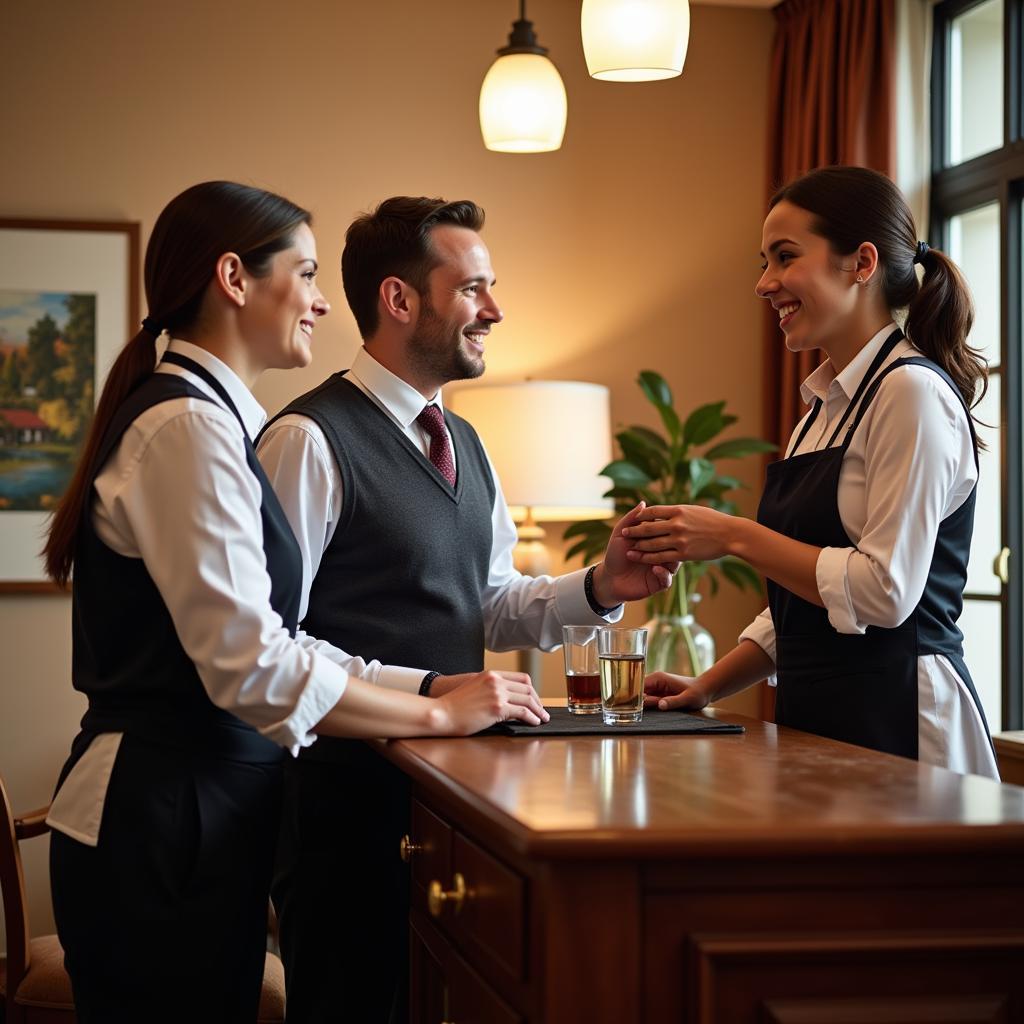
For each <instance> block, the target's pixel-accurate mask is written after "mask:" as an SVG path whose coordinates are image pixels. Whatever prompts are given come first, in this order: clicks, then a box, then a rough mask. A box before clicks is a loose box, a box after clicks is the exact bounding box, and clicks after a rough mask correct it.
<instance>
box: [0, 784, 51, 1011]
mask: <svg viewBox="0 0 1024 1024" xmlns="http://www.w3.org/2000/svg"><path fill="white" fill-rule="evenodd" d="M0 803H2V804H3V813H2V815H0V891H2V892H3V900H4V925H5V932H6V936H5V937H6V944H7V979H6V986H5V987H6V993H5V994H6V1002H7V1007H6V1009H7V1017H6V1019H7V1020H14V1019H16V1018H15V1012H14V1008H13V1003H14V993H15V992H17V991H18V986H19V985H20V984H21V981H22V979H23V978H24V977H25V974H26V973H27V972H28V967H29V948H30V947H29V931H28V914H27V913H26V911H25V907H26V900H25V876H24V873H23V871H22V868H21V851H20V850H19V849H18V840H19V839H21V838H27V837H28V835H39V834H41V833H42V832H44V831H46V829H45V827H44V828H35V829H32V830H22V829H19V827H18V823H17V822H16V821H15V818H14V811H13V809H12V808H11V801H10V799H9V798H8V796H7V788H6V787H5V786H4V780H3V777H2V776H0ZM38 814H39V812H35V814H34V815H33V817H35V816H36V815H38ZM22 831H24V834H23V835H22V834H19V833H21V832H22Z"/></svg>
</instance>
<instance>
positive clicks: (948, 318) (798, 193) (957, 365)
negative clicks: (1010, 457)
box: [769, 167, 988, 409]
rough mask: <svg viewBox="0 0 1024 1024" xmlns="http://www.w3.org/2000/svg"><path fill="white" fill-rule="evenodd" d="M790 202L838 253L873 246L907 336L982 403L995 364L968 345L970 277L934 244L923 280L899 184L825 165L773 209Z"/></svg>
mask: <svg viewBox="0 0 1024 1024" xmlns="http://www.w3.org/2000/svg"><path fill="white" fill-rule="evenodd" d="M783 200H785V201H786V202H788V203H792V204H793V205H794V206H799V207H800V208H801V209H803V210H806V211H807V212H808V213H810V214H811V215H812V216H813V218H814V223H813V226H812V230H813V231H814V232H815V233H816V234H818V235H821V237H822V238H825V239H827V240H828V242H829V243H830V244H831V246H832V248H833V250H834V251H835V252H836V253H838V254H839V255H842V256H847V255H849V254H851V253H853V252H856V251H857V249H858V248H859V247H860V246H861V244H862V243H864V242H871V243H873V244H874V246H875V248H876V249H877V250H878V258H879V262H880V270H881V273H882V290H883V292H884V294H885V300H886V302H887V303H888V304H889V308H890V309H892V310H898V309H906V310H907V322H906V326H905V328H904V331H905V333H906V336H907V338H909V339H910V341H911V342H912V343H913V344H914V347H915V348H917V349H918V350H920V351H921V352H922V353H924V355H925V356H927V357H928V358H929V359H931V360H932V362H935V363H938V365H939V366H941V367H942V369H944V370H945V371H946V373H948V374H949V376H950V377H951V378H952V379H953V382H954V383H955V384H956V386H957V389H958V390H959V391H960V394H961V395H963V399H964V402H966V403H967V407H968V408H969V409H970V408H972V407H973V406H975V405H976V404H977V403H978V402H980V401H981V399H982V397H983V396H984V394H985V390H986V388H987V387H988V363H987V361H986V360H985V358H984V357H983V356H982V355H981V354H980V353H979V352H978V351H977V350H976V349H974V348H971V346H970V345H969V344H968V343H967V335H968V333H969V332H970V330H971V325H972V324H973V323H974V304H973V302H972V301H971V293H970V290H969V289H968V287H967V282H966V281H965V280H964V278H963V275H962V274H961V273H960V270H959V268H958V267H957V265H956V264H955V263H954V262H953V261H952V260H951V259H950V258H949V257H948V256H947V255H946V254H945V253H943V252H939V251H938V250H937V249H929V250H928V251H927V252H926V253H925V254H924V256H923V258H922V259H921V260H920V262H921V264H922V266H923V268H924V279H923V280H922V281H921V283H920V284H919V283H918V280H917V274H916V272H915V269H914V256H915V253H916V252H917V241H918V236H917V232H916V231H915V230H914V218H913V217H912V216H911V214H910V209H909V208H908V206H907V203H906V200H905V199H904V198H903V196H902V195H901V193H900V191H899V189H898V188H897V187H896V186H895V185H894V184H893V183H892V182H891V181H890V180H889V179H888V178H887V177H886V176H885V175H884V174H879V173H878V172H877V171H871V170H868V169H867V168H866V167H819V168H818V169H817V170H814V171H811V172H810V173H809V174H805V175H804V176H803V177H801V178H797V179H796V180H795V181H792V182H790V183H789V184H788V185H786V186H784V187H783V188H781V189H779V191H778V192H776V193H775V195H774V196H772V199H771V202H770V203H769V207H774V206H776V205H777V204H778V203H781V202H782V201H783ZM979 385H980V388H979Z"/></svg>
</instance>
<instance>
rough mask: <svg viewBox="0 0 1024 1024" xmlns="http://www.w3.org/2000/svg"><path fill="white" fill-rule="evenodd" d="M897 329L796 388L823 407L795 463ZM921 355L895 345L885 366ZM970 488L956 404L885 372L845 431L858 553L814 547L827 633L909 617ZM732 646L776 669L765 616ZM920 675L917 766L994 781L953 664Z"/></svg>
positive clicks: (946, 391) (932, 384)
mask: <svg viewBox="0 0 1024 1024" xmlns="http://www.w3.org/2000/svg"><path fill="white" fill-rule="evenodd" d="M895 329H896V325H895V324H893V323H890V324H889V325H887V326H886V327H884V328H883V329H882V330H881V331H879V332H878V333H877V334H876V335H875V336H874V337H873V338H871V340H870V341H868V343H867V344H866V345H865V346H864V347H863V348H862V349H861V350H860V352H858V353H857V355H856V356H855V357H854V358H853V360H852V361H851V362H850V364H849V365H848V366H846V367H845V368H844V369H843V370H842V372H841V373H839V374H836V372H835V369H834V368H833V366H832V363H831V361H830V360H826V361H825V362H824V363H822V364H821V365H820V366H819V367H818V368H817V369H816V370H815V371H814V372H813V373H811V374H810V376H809V377H808V378H807V379H806V380H805V381H804V382H803V384H802V385H801V389H800V393H801V396H802V397H803V399H804V401H805V402H807V403H811V402H813V400H814V399H815V398H820V399H821V401H822V407H821V410H820V411H819V413H818V416H817V418H816V419H815V420H814V422H813V423H812V424H811V427H810V430H809V431H808V433H807V436H806V437H805V438H804V439H803V441H802V442H801V443H800V449H799V450H800V453H803V452H811V451H820V450H821V449H823V448H825V447H826V446H827V444H828V441H829V438H831V436H832V433H833V431H834V430H835V428H836V425H837V424H838V423H839V420H840V419H841V418H842V416H843V413H844V412H845V411H846V409H847V408H848V406H849V404H850V400H851V398H852V397H853V395H854V392H855V391H856V390H857V386H858V384H860V382H861V379H862V378H863V376H864V374H865V373H866V372H867V370H868V368H869V366H870V364H871V362H872V360H873V359H874V358H875V356H876V355H877V354H878V351H879V349H880V348H881V347H882V345H883V344H884V343H885V340H886V339H887V338H888V337H889V335H890V334H892V332H893V331H894V330H895ZM919 355H921V353H920V352H918V351H917V349H915V348H914V347H913V346H912V345H911V344H910V342H908V341H907V340H906V339H903V340H901V341H900V342H899V343H898V344H897V345H896V347H895V349H893V351H892V352H891V353H890V354H889V356H888V357H887V358H886V360H885V361H884V362H883V364H882V367H883V368H884V367H885V366H888V365H889V364H890V363H891V362H894V361H895V360H897V359H901V358H903V357H905V356H919ZM810 415H811V414H810V412H808V413H807V415H806V416H804V418H803V419H802V420H801V421H800V422H799V423H798V424H797V425H796V429H795V430H794V431H793V435H792V437H791V438H790V442H789V446H788V448H787V451H786V455H787V457H788V456H790V455H794V454H797V452H796V451H795V444H796V440H797V438H798V437H799V436H800V432H801V431H802V430H803V426H804V423H805V422H806V421H807V419H808V417H809V416H810ZM854 416H856V412H854V413H851V420H852V418H853V417H854ZM847 422H848V423H849V422H850V421H847ZM844 430H845V428H844ZM841 438H842V435H840V439H838V440H837V442H836V443H837V444H838V443H840V441H841ZM977 478H978V470H977V466H976V465H975V459H974V448H973V443H972V441H971V432H970V428H969V426H968V423H967V416H966V414H965V413H964V409H963V406H962V405H961V404H960V400H959V398H958V397H957V396H956V394H954V392H953V391H952V389H951V388H950V387H949V385H948V384H947V383H946V382H945V381H944V380H943V379H942V378H941V377H939V376H938V374H936V373H935V372H934V371H933V370H929V369H927V368H925V367H923V366H903V367H900V368H899V369H897V370H893V372H892V373H890V374H889V375H888V376H887V377H886V378H885V381H884V382H883V383H882V384H881V386H880V387H879V389H878V392H877V394H876V395H875V397H874V399H873V401H872V402H871V404H870V406H868V409H867V411H866V412H865V414H864V418H863V419H862V420H861V422H860V425H859V426H858V427H857V429H856V431H855V432H854V434H853V437H852V439H851V441H850V445H849V447H848V448H847V450H846V455H845V456H844V457H843V464H842V469H841V470H840V475H839V490H838V504H839V516H840V519H841V521H842V524H843V528H844V529H845V531H846V533H847V535H848V536H849V538H850V540H852V541H853V543H854V544H855V545H856V546H855V547H847V548H828V547H827V548H822V550H821V554H820V555H819V556H818V561H817V566H816V578H817V584H818V592H819V594H820V595H821V599H822V601H823V602H824V604H825V609H826V611H827V612H828V619H829V622H830V623H831V624H832V626H833V627H834V628H835V630H836V632H838V633H864V632H865V631H866V629H867V627H868V626H880V627H882V628H884V629H892V628H895V627H896V626H898V625H900V624H901V623H902V622H904V621H905V620H906V619H907V618H908V616H909V615H910V614H911V612H913V610H914V609H915V608H916V607H917V604H918V602H919V601H920V600H921V595H922V594H923V593H924V588H925V584H926V582H927V579H928V570H929V567H930V564H931V555H932V552H933V551H934V548H935V538H936V535H937V533H938V529H939V524H940V523H941V522H942V520H943V519H945V518H947V517H948V516H950V515H952V513H953V512H955V511H956V510H957V509H958V508H959V507H960V506H961V505H962V504H963V503H964V502H965V501H966V500H967V498H968V496H969V495H970V493H971V491H972V490H973V488H974V485H975V483H976V481H977ZM740 639H741V640H752V641H754V643H756V644H757V645H758V646H759V647H761V648H762V649H763V650H764V652H765V653H766V654H767V655H768V656H769V657H770V658H771V659H772V661H773V662H774V661H775V660H776V659H775V628H774V624H773V622H772V617H771V611H770V610H769V609H768V608H766V609H765V610H764V611H763V612H761V614H760V615H759V616H758V617H757V618H756V619H755V620H754V622H753V623H751V624H750V625H749V626H748V627H747V628H746V629H745V630H744V631H743V633H742V634H741V635H740ZM917 666H918V668H917V678H918V756H919V759H920V760H921V761H922V762H923V763H925V764H934V765H940V766H942V767H945V768H952V769H953V770H954V771H959V772H971V773H974V774H978V775H987V776H990V777H992V778H998V777H999V772H998V768H997V767H996V761H995V756H994V754H993V752H992V746H991V744H990V742H989V738H988V732H987V730H986V729H985V726H984V723H983V721H982V719H981V716H980V714H979V713H978V709H977V706H976V705H975V703H974V700H973V698H972V697H971V695H970V692H969V691H968V690H967V688H966V686H965V685H964V683H963V681H962V680H961V679H960V677H959V675H958V674H957V672H956V670H955V669H954V668H953V666H952V664H950V662H949V660H948V659H947V658H946V657H944V656H943V655H941V654H929V655H924V656H922V657H920V658H918V661H917ZM774 681H775V680H774V678H773V679H771V680H770V682H774Z"/></svg>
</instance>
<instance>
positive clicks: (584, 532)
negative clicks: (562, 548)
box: [562, 519, 612, 540]
mask: <svg viewBox="0 0 1024 1024" xmlns="http://www.w3.org/2000/svg"><path fill="white" fill-rule="evenodd" d="M601 534H603V535H604V536H605V537H610V536H611V534H612V528H611V526H610V525H609V523H608V522H607V521H606V520H604V519H584V520H583V521H582V522H579V523H572V524H570V525H569V526H567V527H566V528H565V533H563V534H562V540H568V539H569V538H570V537H590V536H594V537H596V536H599V535H601Z"/></svg>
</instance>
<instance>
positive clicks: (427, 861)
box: [409, 800, 452, 914]
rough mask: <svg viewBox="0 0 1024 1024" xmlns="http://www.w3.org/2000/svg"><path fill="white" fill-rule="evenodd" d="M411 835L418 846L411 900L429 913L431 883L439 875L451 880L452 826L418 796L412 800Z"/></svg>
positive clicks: (442, 878) (413, 862)
mask: <svg viewBox="0 0 1024 1024" xmlns="http://www.w3.org/2000/svg"><path fill="white" fill-rule="evenodd" d="M409 836H410V838H411V839H412V841H413V844H414V846H415V852H414V853H413V856H412V890H413V892H412V901H413V905H414V906H416V907H418V908H419V909H420V910H422V911H423V913H424V914H426V913H428V910H427V889H428V888H429V887H430V883H431V882H432V881H434V880H435V879H437V881H439V882H440V883H441V884H442V885H444V886H447V885H449V884H450V883H451V880H452V830H451V827H450V826H449V825H448V824H446V823H445V822H444V821H442V820H441V819H440V818H439V817H438V816H437V815H436V814H434V812H433V811H431V810H428V809H427V808H426V807H425V806H424V805H423V804H421V803H420V802H419V800H413V802H412V815H411V820H410V823H409Z"/></svg>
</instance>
